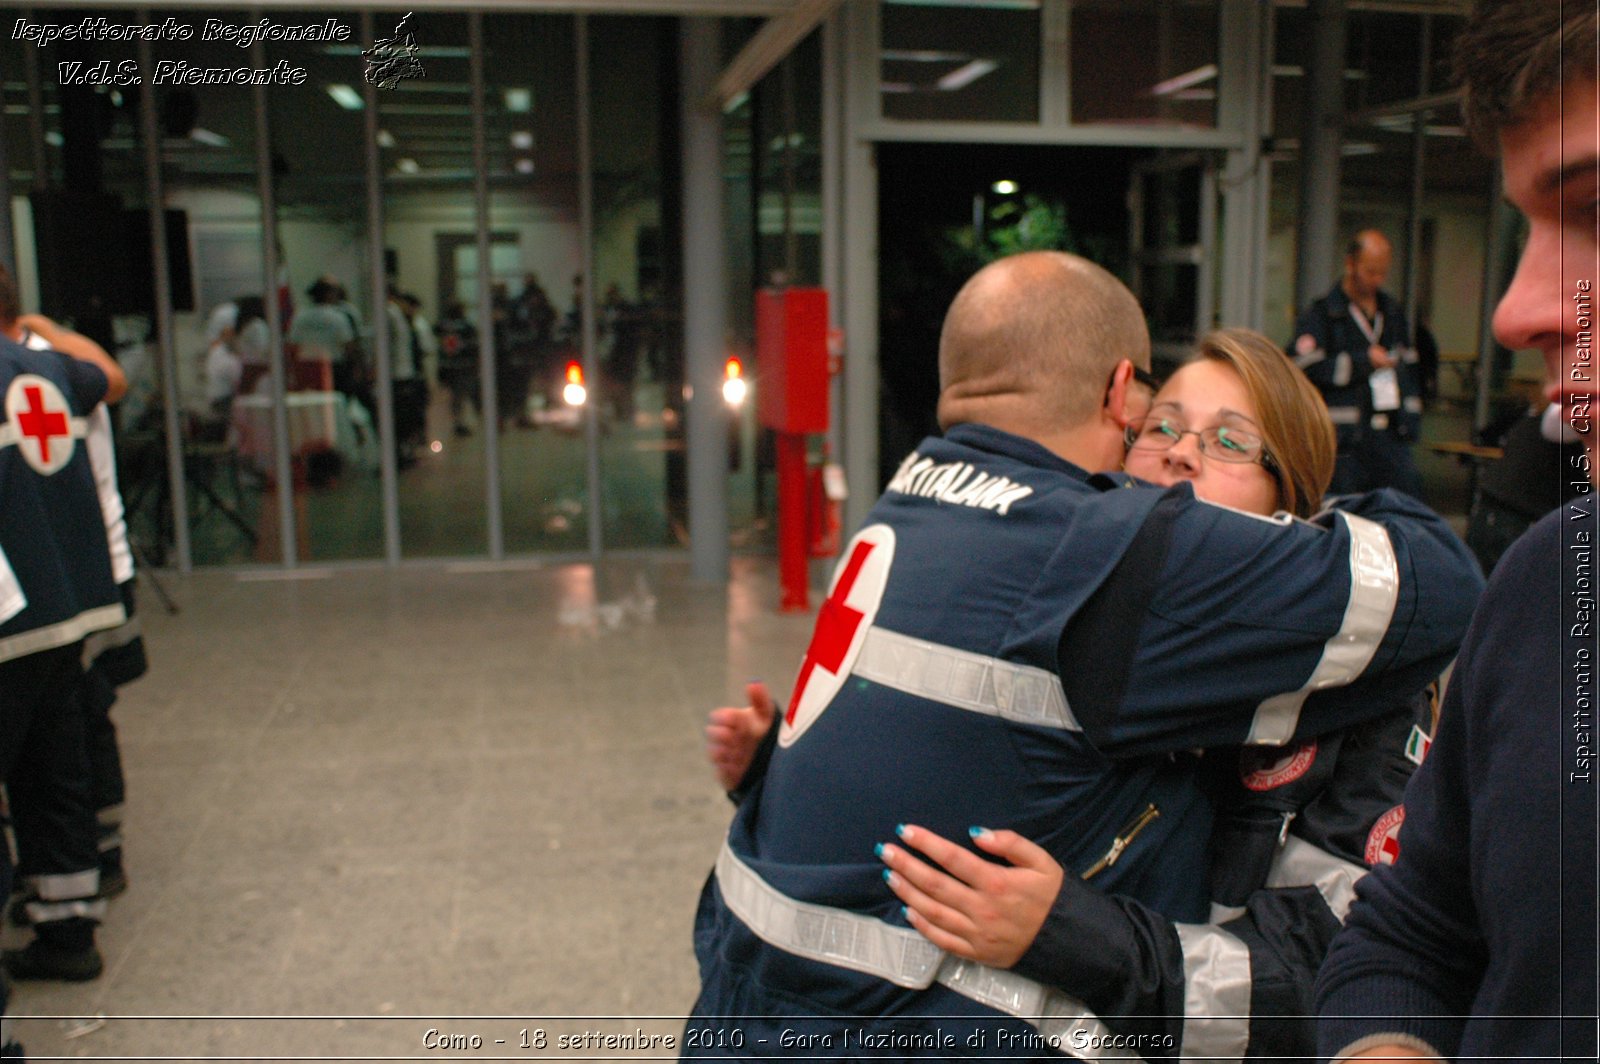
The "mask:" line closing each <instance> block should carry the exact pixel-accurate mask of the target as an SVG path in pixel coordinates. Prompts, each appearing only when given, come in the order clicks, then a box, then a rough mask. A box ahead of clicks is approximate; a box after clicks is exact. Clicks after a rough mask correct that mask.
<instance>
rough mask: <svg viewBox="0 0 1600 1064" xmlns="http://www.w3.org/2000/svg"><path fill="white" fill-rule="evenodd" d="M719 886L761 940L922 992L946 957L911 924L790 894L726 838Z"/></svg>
mask: <svg viewBox="0 0 1600 1064" xmlns="http://www.w3.org/2000/svg"><path fill="white" fill-rule="evenodd" d="M717 887H718V888H719V889H720V890H721V891H722V900H723V901H725V902H726V903H727V905H728V908H729V909H731V910H733V914H734V915H735V916H737V917H738V918H739V919H740V920H743V921H744V923H745V925H746V926H747V927H749V928H750V930H752V931H754V932H755V933H756V934H757V935H758V936H760V938H761V939H762V941H764V942H770V943H771V944H772V945H774V946H777V947H779V948H781V949H783V950H786V951H788V952H789V953H794V954H797V955H799V956H801V957H806V958H808V959H810V960H814V961H822V962H824V963H826V964H836V965H838V966H839V967H841V968H849V969H850V970H851V971H856V972H865V973H866V974H868V975H876V976H878V977H879V978H881V979H887V980H889V982H891V983H894V984H895V985H896V986H903V987H906V988H907V989H910V990H923V989H926V988H927V987H929V986H932V985H933V980H934V977H935V976H936V975H937V974H938V971H939V962H940V961H941V960H943V959H944V954H943V952H942V951H941V950H940V949H939V947H937V946H935V945H934V944H933V943H932V942H929V941H928V940H927V939H925V938H923V937H922V936H921V935H919V934H917V933H916V932H915V931H912V930H911V929H910V928H899V927H893V926H891V925H889V924H886V923H884V922H883V921H882V920H874V919H872V918H870V917H865V916H862V915H860V914H859V913H852V912H848V911H846V910H844V909H834V908H831V907H829V906H826V905H812V904H810V903H808V902H802V901H796V900H794V899H793V898H790V897H787V896H786V895H784V894H783V893H781V892H780V891H778V890H777V889H776V888H774V887H772V886H771V885H769V884H768V883H767V882H766V881H765V880H763V879H762V878H761V877H760V876H758V875H757V874H756V873H755V871H754V870H753V869H751V868H750V867H749V866H748V865H746V864H745V863H744V862H743V861H741V860H739V858H738V856H737V855H736V854H735V853H734V852H733V850H731V849H729V847H728V844H727V842H726V841H724V842H723V844H722V852H721V853H719V854H718V855H717Z"/></svg>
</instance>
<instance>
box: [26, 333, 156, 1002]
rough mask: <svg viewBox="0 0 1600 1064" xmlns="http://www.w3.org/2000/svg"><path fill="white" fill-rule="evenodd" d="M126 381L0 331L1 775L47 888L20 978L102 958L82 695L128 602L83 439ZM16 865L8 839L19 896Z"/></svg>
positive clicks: (37, 884) (102, 363)
mask: <svg viewBox="0 0 1600 1064" xmlns="http://www.w3.org/2000/svg"><path fill="white" fill-rule="evenodd" d="M4 309H6V308H0V313H3V311H4ZM11 309H12V313H11V314H10V315H9V316H11V317H14V316H15V313H14V308H11ZM126 387H127V383H126V380H125V379H124V377H123V375H122V372H121V370H120V369H118V368H117V365H116V363H115V362H113V361H111V360H110V359H109V358H107V357H105V356H104V355H103V353H99V355H98V357H97V356H96V355H92V354H88V355H86V356H85V357H83V358H69V357H67V356H64V355H62V354H60V353H57V352H54V351H33V350H29V349H27V348H24V347H22V346H20V345H18V344H16V343H14V342H12V341H11V340H9V339H5V338H0V394H3V396H4V409H5V420H4V421H3V422H0V562H3V563H0V779H3V781H4V782H5V784H6V787H7V789H8V791H9V792H10V795H11V797H12V811H13V816H14V826H15V829H16V832H17V839H18V849H19V851H21V852H22V853H23V854H24V855H25V859H26V860H27V862H28V866H27V872H28V874H29V876H30V880H31V885H32V888H33V890H34V893H35V894H36V895H37V898H38V901H37V902H36V903H35V904H33V905H31V906H30V907H29V916H30V918H31V920H32V923H33V925H34V930H35V936H34V938H33V940H32V941H31V942H30V943H29V944H28V945H27V946H26V947H24V948H22V949H16V950H7V951H6V952H5V954H4V958H3V959H4V965H5V968H6V971H7V973H8V974H9V975H10V976H11V977H12V978H14V979H29V978H63V979H92V978H94V977H95V976H96V975H98V974H99V972H100V968H101V960H100V954H99V951H98V950H97V949H96V948H95V945H94V927H95V923H96V921H97V920H98V918H99V916H100V914H101V913H102V911H103V909H104V902H103V901H100V900H97V899H96V898H95V894H96V891H97V889H98V881H99V869H98V860H97V855H96V844H95V836H96V831H95V819H94V808H93V805H92V803H91V798H90V793H89V768H88V763H87V748H86V744H85V737H84V714H83V708H82V705H81V703H80V701H79V699H78V695H79V692H80V683H79V681H80V678H81V675H82V664H81V655H82V649H83V639H84V637H85V636H87V635H88V634H90V633H92V632H95V631H99V630H101V629H105V628H112V627H115V626H116V625H118V624H121V623H122V622H123V620H124V619H125V612H124V610H123V606H122V601H121V598H120V596H119V594H118V592H117V586H116V583H115V581H114V579H113V578H112V572H111V554H110V549H109V546H108V544H107V540H106V528H105V519H104V515H103V513H102V511H101V509H100V501H99V496H98V494H97V492H96V490H95V484H94V474H93V471H92V470H91V468H90V465H89V458H88V455H87V453H86V451H85V448H84V446H83V442H82V440H83V437H84V435H85V434H86V432H87V418H88V416H89V414H90V412H91V411H93V409H94V407H95V405H96V404H98V403H99V402H100V401H101V400H102V399H112V400H115V399H117V398H120V397H121V394H122V392H123V391H124V390H125V389H126ZM11 874H12V869H11V860H10V854H9V851H5V850H4V849H3V848H0V880H3V882H0V886H3V887H4V888H6V892H7V893H9V888H10V880H11Z"/></svg>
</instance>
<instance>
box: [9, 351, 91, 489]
mask: <svg viewBox="0 0 1600 1064" xmlns="http://www.w3.org/2000/svg"><path fill="white" fill-rule="evenodd" d="M6 422H7V424H9V425H10V426H11V435H12V436H13V437H14V438H15V439H16V441H17V450H18V451H21V452H22V460H23V461H24V462H27V463H28V465H30V466H31V467H33V468H34V469H35V470H37V471H38V472H40V473H43V474H44V475H45V476H49V475H50V474H52V473H54V472H56V471H57V470H58V469H60V468H61V467H62V466H65V465H66V464H67V463H68V462H69V461H71V460H72V450H73V447H74V446H75V441H74V440H73V438H72V407H71V406H69V405H67V397H66V396H64V395H62V394H61V389H60V388H57V387H56V384H55V382H54V381H52V380H50V379H49V378H48V377H41V376H39V375H38V374H35V373H20V374H18V375H17V376H16V378H15V379H13V380H12V382H11V386H10V387H9V388H7V389H6Z"/></svg>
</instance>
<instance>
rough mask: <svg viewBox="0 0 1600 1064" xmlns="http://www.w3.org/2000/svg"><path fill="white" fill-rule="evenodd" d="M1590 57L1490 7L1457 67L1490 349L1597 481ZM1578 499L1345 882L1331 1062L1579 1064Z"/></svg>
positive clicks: (1584, 651)
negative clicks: (1511, 255) (1527, 363)
mask: <svg viewBox="0 0 1600 1064" xmlns="http://www.w3.org/2000/svg"><path fill="white" fill-rule="evenodd" d="M1597 44H1600V16H1597V13H1596V10H1595V7H1594V5H1592V4H1567V5H1551V4H1549V3H1548V2H1546V0H1498V2H1495V3H1480V4H1478V5H1477V7H1476V8H1475V10H1474V12H1473V14H1472V16H1471V18H1470V19H1469V20H1468V22H1467V24H1466V26H1465V27H1464V28H1463V29H1462V31H1461V33H1460V35H1459V36H1458V37H1457V55H1456V62H1457V70H1458V71H1459V72H1460V74H1461V76H1462V80H1463V81H1464V82H1465V85H1466V95H1465V110H1466V116H1467V119H1468V125H1469V127H1471V128H1472V130H1473V132H1474V134H1475V136H1476V138H1477V139H1478V140H1479V142H1480V143H1482V144H1484V145H1485V146H1488V147H1491V148H1497V149H1498V151H1499V154H1500V159H1501V168H1502V175H1503V178H1504V181H1503V185H1504V188H1505V194H1506V198H1507V199H1508V200H1509V201H1510V202H1511V203H1512V204H1514V205H1515V206H1516V207H1517V208H1518V209H1519V210H1520V211H1522V213H1523V214H1524V215H1526V216H1527V221H1528V230H1527V240H1526V243H1525V244H1524V246H1523V250H1522V256H1521V260H1520V262H1519V263H1518V266H1517V272H1516V276H1515V278H1514V279H1513V280H1512V282H1511V287H1510V288H1509V289H1508V290H1507V291H1506V294H1505V296H1504V297H1503V298H1502V299H1501V301H1500V304H1499V307H1498V308H1497V309H1496V311H1495V316H1494V332H1495V337H1496V339H1498V340H1499V341H1500V343H1502V344H1504V345H1505V346H1506V347H1508V348H1511V349H1513V350H1518V349H1536V350H1538V351H1539V352H1540V354H1541V355H1542V356H1543V358H1544V367H1545V398H1546V399H1547V400H1548V401H1550V402H1560V403H1561V404H1562V408H1563V410H1564V411H1565V412H1566V414H1567V419H1568V421H1569V423H1570V424H1571V425H1572V428H1573V429H1574V430H1575V432H1576V433H1577V434H1578V436H1579V437H1580V438H1581V439H1582V441H1583V444H1584V447H1585V451H1586V454H1587V465H1588V469H1589V472H1590V479H1591V480H1592V479H1593V467H1594V461H1595V460H1596V458H1597V457H1600V455H1597V454H1596V442H1597V439H1596V430H1595V421H1594V403H1595V397H1596V384H1595V381H1596V373H1595V359H1594V343H1593V325H1592V323H1593V320H1594V300H1595V293H1596V287H1597V285H1600V277H1597V276H1596V267H1597V262H1600V244H1597V241H1596V232H1595V212H1596V202H1597V199H1600V182H1597V178H1596V174H1597V171H1600V136H1597V133H1596V130H1597V129H1600V71H1597V69H1596V66H1595V55H1596V47H1597ZM1594 500H1595V496H1594V495H1593V494H1592V493H1589V494H1585V495H1582V496H1580V497H1579V498H1577V499H1574V500H1572V501H1570V502H1568V503H1565V504H1564V505H1562V506H1561V507H1560V508H1558V509H1557V510H1556V511H1555V512H1553V513H1551V514H1549V515H1548V516H1546V517H1545V518H1543V519H1542V520H1540V521H1539V522H1538V523H1537V524H1535V525H1534V526H1533V527H1532V528H1531V529H1529V531H1528V532H1527V534H1526V535H1524V536H1523V537H1522V538H1521V539H1520V540H1519V541H1518V542H1517V543H1516V544H1515V545H1514V546H1512V548H1511V549H1510V550H1509V551H1507V552H1506V554H1505V555H1504V556H1503V557H1502V558H1501V560H1500V563H1499V565H1498V566H1496V568H1495V572H1494V575H1493V577H1492V579H1491V580H1490V581H1489V587H1488V590H1487V591H1486V592H1485V594H1484V596H1483V602H1482V604H1481V605H1480V606H1479V608H1478V613H1477V615H1476V616H1475V617H1474V618H1473V621H1472V627H1471V629H1470V631H1469V632H1468V633H1467V637H1466V641H1465V643H1464V644H1463V646H1462V648H1461V657H1460V660H1459V661H1458V663H1457V665H1456V669H1455V672H1454V674H1453V676H1452V678H1451V681H1450V686H1449V690H1448V691H1447V692H1446V694H1445V699H1444V705H1443V707H1442V710H1441V715H1440V721H1439V733H1438V736H1437V738H1436V740H1435V742H1434V745H1433V749H1432V751H1431V752H1430V753H1429V755H1428V760H1427V761H1426V762H1425V763H1424V764H1423V766H1422V768H1421V769H1420V770H1419V771H1418V772H1417V774H1416V776H1415V777H1413V778H1412V781H1411V785H1410V787H1409V788H1408V789H1407V791H1406V811H1407V816H1406V825H1405V831H1404V834H1403V841H1404V846H1403V847H1402V849H1401V852H1400V859H1399V860H1398V861H1396V862H1395V863H1394V864H1393V865H1392V866H1389V867H1386V868H1380V869H1378V870H1376V871H1375V872H1374V873H1373V874H1372V875H1370V876H1368V877H1367V878H1366V879H1365V880H1363V881H1362V882H1361V884H1360V885H1359V886H1358V888H1357V895H1358V896H1357V900H1356V903H1355V905H1354V907H1353V908H1352V909H1351V911H1350V918H1349V920H1348V922H1347V923H1346V925H1345V929H1344V931H1343V932H1342V933H1341V934H1340V936H1339V937H1338V938H1337V939H1335V941H1334V943H1333V948H1332V950H1331V951H1330V953H1329V955H1328V960H1327V963H1326V964H1325V965H1324V966H1323V969H1322V972H1321V975H1320V977H1319V981H1318V986H1317V1011H1318V1013H1319V1015H1320V1020H1319V1038H1318V1041H1319V1051H1320V1053H1321V1055H1322V1056H1323V1057H1325V1058H1330V1059H1338V1060H1343V1059H1367V1058H1381V1059H1399V1058H1417V1057H1420V1058H1426V1059H1443V1058H1449V1059H1459V1060H1502V1059H1512V1058H1515V1059H1517V1060H1558V1059H1559V1060H1593V1059H1595V1056H1596V1051H1597V1048H1600V1047H1597V1046H1596V1027H1597V1014H1600V992H1597V984H1596V971H1595V969H1596V960H1595V958H1596V956H1597V943H1596V920H1597V914H1596V894H1597V886H1600V884H1597V882H1596V852H1595V833H1596V803H1597V801H1600V797H1597V796H1600V791H1597V790H1596V786H1595V778H1594V777H1595V772H1594V753H1593V751H1594V748H1595V743H1594V734H1595V732H1594V706H1595V698H1596V695H1597V693H1600V692H1597V687H1596V684H1595V678H1594V669H1593V661H1594V656H1595V652H1596V638H1595V632H1596V629H1595V626H1594V606H1593V603H1594V584H1593V581H1594V551H1595V549H1596V548H1595V544H1596V543H1597V542H1600V521H1597V518H1596V507H1595V502H1594Z"/></svg>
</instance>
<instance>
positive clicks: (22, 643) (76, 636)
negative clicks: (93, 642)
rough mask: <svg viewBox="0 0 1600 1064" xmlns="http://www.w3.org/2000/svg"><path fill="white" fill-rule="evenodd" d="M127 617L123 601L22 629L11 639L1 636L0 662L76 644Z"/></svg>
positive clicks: (114, 625) (112, 626) (119, 622)
mask: <svg viewBox="0 0 1600 1064" xmlns="http://www.w3.org/2000/svg"><path fill="white" fill-rule="evenodd" d="M127 616H128V615H127V614H126V613H124V612H123V611H122V603H120V602H114V603H112V604H111V605H109V606H97V607H95V608H94V609H92V610H85V611H83V612H82V613H80V614H78V615H77V616H76V617H72V618H69V619H68V620H65V621H61V622H60V623H58V624H47V625H45V626H44V627H43V628H32V629H29V630H28V631H26V632H19V633H17V634H16V635H14V636H10V637H9V638H6V639H0V661H10V660H11V659H12V658H20V657H23V656H24V655H26V654H37V653H38V652H39V651H41V650H54V649H55V648H56V647H64V646H66V645H67V644H69V643H76V642H77V641H78V640H80V639H82V638H83V637H84V636H86V635H88V634H89V633H90V632H97V631H99V630H100V629H102V628H114V627H116V626H117V625H119V624H121V623H122V622H123V621H124V620H126V619H127Z"/></svg>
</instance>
